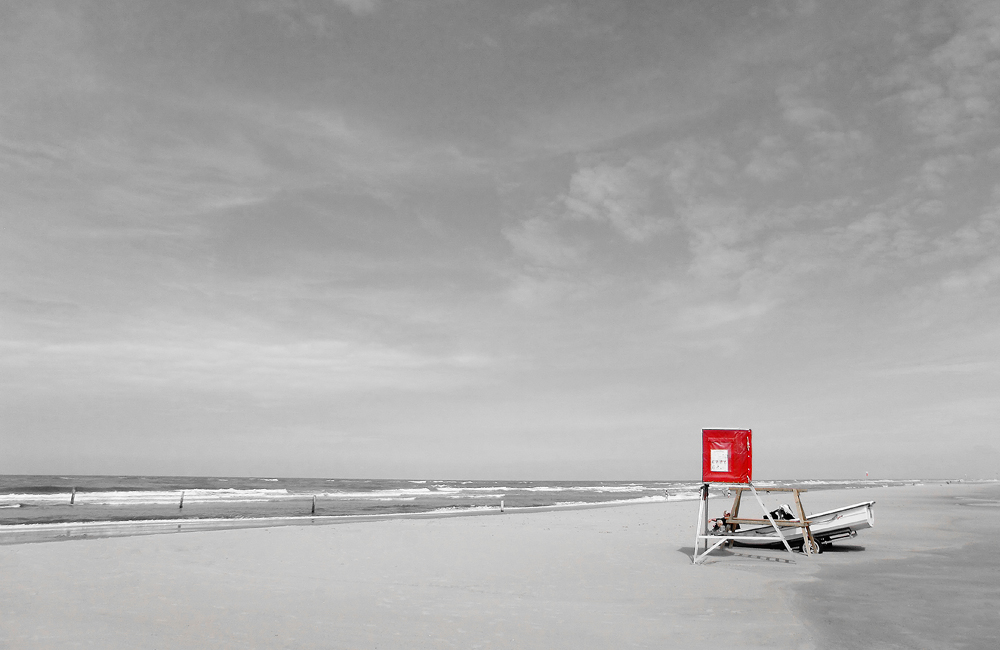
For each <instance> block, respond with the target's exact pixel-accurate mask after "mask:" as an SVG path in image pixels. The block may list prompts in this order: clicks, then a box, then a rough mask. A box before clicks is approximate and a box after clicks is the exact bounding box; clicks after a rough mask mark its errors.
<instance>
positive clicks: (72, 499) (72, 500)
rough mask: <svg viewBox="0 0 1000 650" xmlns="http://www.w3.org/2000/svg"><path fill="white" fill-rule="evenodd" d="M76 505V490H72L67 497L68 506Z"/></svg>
mask: <svg viewBox="0 0 1000 650" xmlns="http://www.w3.org/2000/svg"><path fill="white" fill-rule="evenodd" d="M74 503H76V488H73V492H72V493H70V495H69V504H70V505H73V504H74Z"/></svg>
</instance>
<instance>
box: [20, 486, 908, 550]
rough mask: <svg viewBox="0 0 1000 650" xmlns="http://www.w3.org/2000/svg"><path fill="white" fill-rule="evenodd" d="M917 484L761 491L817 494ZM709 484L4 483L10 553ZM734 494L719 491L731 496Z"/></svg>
mask: <svg viewBox="0 0 1000 650" xmlns="http://www.w3.org/2000/svg"><path fill="white" fill-rule="evenodd" d="M916 482H918V481H916V480H914V479H908V480H877V481H874V480H871V481H870V480H839V481H815V480H813V481H810V480H799V481H794V480H788V481H757V482H755V485H756V486H757V487H758V488H762V487H789V486H794V487H800V488H805V489H809V490H817V489H834V488H836V489H845V488H864V487H875V486H889V485H907V484H913V483H916ZM700 487H701V482H700V481H690V480H688V481H671V480H653V481H523V480H519V481H513V480H509V481H482V480H440V479H344V478H282V477H233V476H226V477H223V476H203V477H193V476H47V475H8V476H0V544H14V543H25V542H34V541H54V540H64V539H76V538H88V537H112V536H120V535H141V534H158V533H165V532H184V531H193V530H205V529H218V528H249V527H262V526H281V525H314V524H324V523H338V522H345V521H357V520H368V519H383V518H387V517H393V518H395V517H442V516H456V515H472V514H488V513H500V512H507V511H512V512H516V511H531V510H539V509H554V508H572V507H576V508H579V507H597V506H607V505H621V504H635V503H652V502H663V501H680V500H694V499H697V498H698V491H699V489H700ZM725 492H726V488H725V486H720V485H713V486H712V487H711V494H712V495H713V496H722V495H724V493H725Z"/></svg>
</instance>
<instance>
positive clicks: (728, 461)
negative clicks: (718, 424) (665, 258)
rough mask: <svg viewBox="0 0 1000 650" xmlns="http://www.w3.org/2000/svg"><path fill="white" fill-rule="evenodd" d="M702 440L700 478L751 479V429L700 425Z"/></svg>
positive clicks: (711, 480)
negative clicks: (701, 427) (704, 426)
mask: <svg viewBox="0 0 1000 650" xmlns="http://www.w3.org/2000/svg"><path fill="white" fill-rule="evenodd" d="M701 440H702V447H701V480H702V481H703V482H705V483H749V482H750V480H751V478H752V475H753V463H752V462H751V453H750V429H702V430H701Z"/></svg>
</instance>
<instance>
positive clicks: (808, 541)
mask: <svg viewBox="0 0 1000 650" xmlns="http://www.w3.org/2000/svg"><path fill="white" fill-rule="evenodd" d="M792 494H794V495H795V505H796V506H798V508H799V521H800V522H802V548H803V549H804V550H805V552H806V555H812V553H813V550H818V549H819V544H817V543H816V539H815V538H814V537H813V534H812V528H811V527H810V526H809V520H808V519H806V511H805V508H803V507H802V499H800V498H799V491H798V490H793V491H792Z"/></svg>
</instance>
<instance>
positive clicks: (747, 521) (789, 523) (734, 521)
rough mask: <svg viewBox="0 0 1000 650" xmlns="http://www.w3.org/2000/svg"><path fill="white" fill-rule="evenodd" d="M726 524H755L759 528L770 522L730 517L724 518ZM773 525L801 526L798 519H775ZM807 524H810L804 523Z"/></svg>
mask: <svg viewBox="0 0 1000 650" xmlns="http://www.w3.org/2000/svg"><path fill="white" fill-rule="evenodd" d="M726 523H727V524H756V525H760V526H767V525H770V523H771V521H770V520H768V519H742V518H741V519H734V518H732V517H726ZM774 523H775V524H777V525H778V526H790V527H792V528H796V527H799V526H801V525H802V522H801V521H799V520H798V519H775V520H774ZM806 523H807V524H808V523H810V522H806Z"/></svg>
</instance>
